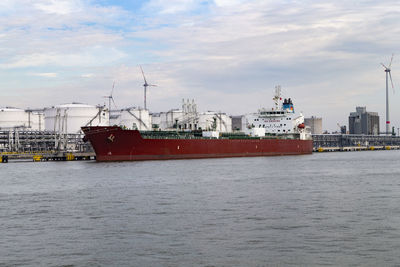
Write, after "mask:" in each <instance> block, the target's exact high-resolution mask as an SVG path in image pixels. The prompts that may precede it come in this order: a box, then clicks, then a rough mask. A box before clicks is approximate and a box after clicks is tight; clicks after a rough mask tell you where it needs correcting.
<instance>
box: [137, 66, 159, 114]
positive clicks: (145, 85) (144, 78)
mask: <svg viewBox="0 0 400 267" xmlns="http://www.w3.org/2000/svg"><path fill="white" fill-rule="evenodd" d="M140 70H141V71H142V75H143V80H144V84H143V87H144V109H147V106H146V94H147V87H149V86H157V85H155V84H148V83H147V80H146V76H144V72H143V69H142V66H140Z"/></svg>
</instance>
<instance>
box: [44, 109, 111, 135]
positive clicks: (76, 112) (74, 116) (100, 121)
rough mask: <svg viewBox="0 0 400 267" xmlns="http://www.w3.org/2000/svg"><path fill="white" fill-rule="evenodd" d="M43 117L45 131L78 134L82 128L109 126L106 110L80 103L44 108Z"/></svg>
mask: <svg viewBox="0 0 400 267" xmlns="http://www.w3.org/2000/svg"><path fill="white" fill-rule="evenodd" d="M44 117H45V119H44V120H45V129H46V130H48V131H58V132H63V133H79V132H80V131H81V127H83V126H108V125H109V113H108V109H106V108H105V107H104V106H92V105H86V104H81V103H71V104H63V105H58V106H55V107H51V108H45V109H44Z"/></svg>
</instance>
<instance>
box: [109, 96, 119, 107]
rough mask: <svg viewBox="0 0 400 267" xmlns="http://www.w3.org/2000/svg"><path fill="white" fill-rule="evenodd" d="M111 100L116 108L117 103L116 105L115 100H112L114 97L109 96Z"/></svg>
mask: <svg viewBox="0 0 400 267" xmlns="http://www.w3.org/2000/svg"><path fill="white" fill-rule="evenodd" d="M111 100H112V102H113V104H114V106H115V108H118V107H117V105H116V104H115V102H114V97H111Z"/></svg>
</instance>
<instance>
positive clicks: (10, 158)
mask: <svg viewBox="0 0 400 267" xmlns="http://www.w3.org/2000/svg"><path fill="white" fill-rule="evenodd" d="M78 160H96V154H95V153H94V152H51V151H48V152H43V151H40V152H33V153H32V152H2V153H0V163H8V162H18V161H25V162H26V161H32V162H41V161H78Z"/></svg>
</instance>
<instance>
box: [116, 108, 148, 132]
mask: <svg viewBox="0 0 400 267" xmlns="http://www.w3.org/2000/svg"><path fill="white" fill-rule="evenodd" d="M118 113H119V114H118V116H116V117H113V119H112V120H111V124H112V125H119V126H123V127H125V128H127V129H137V130H140V131H150V130H152V123H151V116H150V114H149V111H148V110H147V109H140V108H126V109H122V110H120V111H119V112H118Z"/></svg>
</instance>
